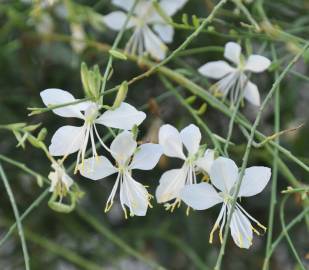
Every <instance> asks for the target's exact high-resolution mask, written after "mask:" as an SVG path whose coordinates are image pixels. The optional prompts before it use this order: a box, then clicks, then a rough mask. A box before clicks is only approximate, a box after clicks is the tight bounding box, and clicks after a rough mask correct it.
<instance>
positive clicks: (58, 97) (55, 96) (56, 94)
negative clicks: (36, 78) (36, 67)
mask: <svg viewBox="0 0 309 270" xmlns="http://www.w3.org/2000/svg"><path fill="white" fill-rule="evenodd" d="M40 96H41V98H42V100H43V103H44V104H45V106H53V105H60V104H64V103H69V102H74V101H77V99H75V98H74V96H73V95H72V94H70V93H69V92H67V91H64V90H61V89H56V88H49V89H46V90H44V91H42V92H41V93H40ZM80 106H81V105H80V104H75V105H70V106H66V107H62V108H59V109H54V110H53V112H54V113H55V114H58V115H60V116H62V117H78V118H83V115H82V113H81V112H80V111H81V107H80Z"/></svg>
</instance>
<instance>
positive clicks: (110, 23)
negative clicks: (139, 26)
mask: <svg viewBox="0 0 309 270" xmlns="http://www.w3.org/2000/svg"><path fill="white" fill-rule="evenodd" d="M126 19H127V14H125V13H124V12H122V11H114V12H111V13H109V14H107V15H105V16H103V17H102V20H103V23H104V24H105V25H106V26H107V27H108V28H110V29H112V30H115V31H119V30H121V29H122V27H123V25H124V23H125V21H126ZM133 25H134V20H133V19H130V20H129V22H128V24H127V28H130V27H132V26H133Z"/></svg>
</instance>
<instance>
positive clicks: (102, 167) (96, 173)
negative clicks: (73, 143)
mask: <svg viewBox="0 0 309 270" xmlns="http://www.w3.org/2000/svg"><path fill="white" fill-rule="evenodd" d="M78 168H79V171H80V174H81V175H82V176H84V177H87V178H89V179H92V180H99V179H102V178H105V177H107V176H109V175H111V174H114V173H116V172H117V169H116V168H115V167H114V166H113V165H112V163H110V161H109V160H108V159H107V158H106V157H103V156H98V157H91V158H87V159H85V160H84V163H83V164H80V165H79V166H78Z"/></svg>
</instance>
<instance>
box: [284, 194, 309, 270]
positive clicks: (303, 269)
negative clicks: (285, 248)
mask: <svg viewBox="0 0 309 270" xmlns="http://www.w3.org/2000/svg"><path fill="white" fill-rule="evenodd" d="M289 196H290V195H289V194H288V195H285V196H284V198H283V200H282V203H281V206H280V221H281V226H282V231H283V233H284V236H285V238H286V240H287V242H288V244H289V246H290V248H291V250H292V252H293V255H294V257H295V259H296V261H297V262H298V265H299V267H300V268H301V269H302V270H306V267H305V266H304V265H303V263H302V261H301V259H300V258H299V256H298V253H297V251H296V249H295V247H294V245H293V242H292V240H291V238H290V236H289V234H288V232H287V230H286V224H285V220H284V208H285V204H286V202H287V200H288V198H289Z"/></svg>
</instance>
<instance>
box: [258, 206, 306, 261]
mask: <svg viewBox="0 0 309 270" xmlns="http://www.w3.org/2000/svg"><path fill="white" fill-rule="evenodd" d="M308 213H309V206H307V207H306V208H305V209H304V210H303V211H302V212H300V213H299V214H298V215H297V216H296V217H295V218H293V220H292V221H291V222H290V223H289V224H288V225H287V226H286V227H285V232H288V231H289V230H291V229H292V228H293V227H294V226H295V225H296V224H297V223H298V222H300V221H301V220H302V219H303V218H304V217H305V216H306V215H307V214H308ZM284 236H285V235H284V232H283V231H282V232H281V233H280V235H279V236H278V237H277V239H276V240H275V241H274V242H273V244H272V245H271V249H270V251H269V252H268V253H267V255H266V258H265V261H264V264H265V263H268V261H269V259H270V258H271V255H272V254H273V252H274V251H275V249H276V248H277V246H278V245H279V244H280V242H281V240H282V239H283V238H284Z"/></svg>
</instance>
